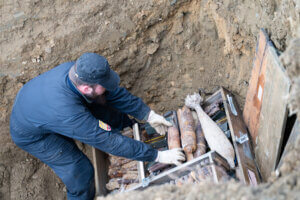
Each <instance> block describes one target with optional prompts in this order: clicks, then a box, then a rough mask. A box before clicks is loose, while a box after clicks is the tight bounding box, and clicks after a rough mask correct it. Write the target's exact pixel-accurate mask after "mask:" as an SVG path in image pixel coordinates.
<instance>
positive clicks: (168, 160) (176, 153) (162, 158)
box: [155, 148, 185, 165]
mask: <svg viewBox="0 0 300 200" xmlns="http://www.w3.org/2000/svg"><path fill="white" fill-rule="evenodd" d="M155 161H156V162H160V163H165V164H175V165H181V164H182V162H183V161H185V155H184V153H183V152H182V149H181V148H176V149H171V150H166V151H158V154H157V158H156V159H155Z"/></svg>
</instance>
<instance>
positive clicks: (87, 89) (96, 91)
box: [78, 84, 105, 99]
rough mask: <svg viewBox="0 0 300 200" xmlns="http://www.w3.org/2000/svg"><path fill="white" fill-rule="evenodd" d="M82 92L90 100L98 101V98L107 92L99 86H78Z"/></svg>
mask: <svg viewBox="0 0 300 200" xmlns="http://www.w3.org/2000/svg"><path fill="white" fill-rule="evenodd" d="M78 89H79V90H80V92H81V93H82V94H83V95H85V96H87V97H88V98H90V99H97V97H99V96H101V95H102V94H104V92H105V88H104V87H102V86H101V85H99V84H96V85H92V86H90V85H80V86H78Z"/></svg>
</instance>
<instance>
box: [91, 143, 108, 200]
mask: <svg viewBox="0 0 300 200" xmlns="http://www.w3.org/2000/svg"><path fill="white" fill-rule="evenodd" d="M92 153H93V165H94V170H95V189H96V196H105V195H106V194H107V192H108V191H107V189H106V183H107V182H108V167H109V161H108V155H107V154H106V153H104V152H103V151H100V150H99V149H96V148H92Z"/></svg>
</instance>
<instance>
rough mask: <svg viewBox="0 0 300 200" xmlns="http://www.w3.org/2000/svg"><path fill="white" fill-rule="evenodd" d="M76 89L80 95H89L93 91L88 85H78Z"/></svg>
mask: <svg viewBox="0 0 300 200" xmlns="http://www.w3.org/2000/svg"><path fill="white" fill-rule="evenodd" d="M77 88H78V90H79V91H80V92H81V93H82V94H91V93H92V91H93V88H92V87H90V86H89V85H79V86H78V87H77Z"/></svg>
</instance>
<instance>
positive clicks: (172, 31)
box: [0, 0, 300, 199]
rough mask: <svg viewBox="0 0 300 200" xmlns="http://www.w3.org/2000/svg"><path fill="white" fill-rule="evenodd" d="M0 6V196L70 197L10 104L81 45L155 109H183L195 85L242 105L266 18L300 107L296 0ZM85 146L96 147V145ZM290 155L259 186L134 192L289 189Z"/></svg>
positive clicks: (260, 193) (292, 179) (268, 192)
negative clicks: (13, 122) (16, 126)
mask: <svg viewBox="0 0 300 200" xmlns="http://www.w3.org/2000/svg"><path fill="white" fill-rule="evenodd" d="M0 8H1V12H0V17H1V21H0V32H1V35H0V38H1V39H0V42H1V43H0V44H1V48H0V66H1V68H0V90H1V93H0V104H1V107H0V110H1V112H0V113H1V114H0V138H1V140H0V199H65V196H66V190H65V188H64V185H63V184H62V182H61V181H60V180H59V179H58V178H57V177H56V175H55V174H54V173H53V172H52V171H51V170H50V168H49V167H48V166H46V165H44V164H43V163H41V162H39V161H38V160H36V159H35V158H33V157H32V156H30V155H29V154H27V153H25V152H24V151H22V150H20V149H19V148H18V147H16V146H15V145H14V144H13V142H12V141H11V139H10V136H9V127H8V124H9V114H10V110H11V106H12V103H13V100H14V98H15V95H16V93H17V91H18V90H19V89H20V88H21V87H22V85H23V84H24V83H26V82H27V81H28V80H30V79H32V78H33V77H35V76H37V75H38V74H40V73H42V72H44V71H47V70H49V69H51V68H53V67H55V66H56V65H58V64H60V63H62V62H65V61H70V60H75V59H76V58H77V57H79V56H80V55H81V54H82V53H83V52H87V51H90V52H97V53H100V54H102V55H104V56H106V57H107V58H108V60H109V62H110V64H111V66H112V67H113V68H114V69H115V70H116V71H117V72H118V73H119V74H120V76H121V81H122V82H121V84H122V86H125V87H126V88H128V89H129V90H130V91H131V92H132V93H133V94H135V95H137V96H140V97H142V98H143V100H144V101H145V102H146V103H147V104H148V105H150V106H151V107H152V108H153V109H154V110H156V111H157V112H160V113H162V112H164V111H167V110H172V109H177V108H178V107H179V106H181V105H182V104H183V99H184V98H185V96H186V94H188V93H190V92H194V91H197V90H198V88H204V89H205V90H206V92H214V91H215V90H217V89H218V87H219V86H224V87H225V88H227V89H229V90H230V91H232V92H233V93H234V94H235V95H236V97H237V99H238V102H239V104H240V105H241V107H242V106H243V104H244V99H245V95H246V92H247V87H248V81H249V78H250V73H251V67H252V60H253V55H254V52H255V45H256V39H257V35H258V32H259V29H260V28H265V29H266V30H267V32H268V34H269V35H270V37H271V39H272V41H273V42H274V44H275V46H276V47H277V48H278V49H279V50H280V51H282V52H284V54H283V55H282V62H283V64H284V65H285V66H286V67H287V69H288V73H289V76H290V77H291V80H292V82H293V86H292V90H291V95H290V97H289V99H290V108H291V111H292V112H298V116H299V108H300V107H299V99H300V97H299V94H300V92H299V85H300V80H299V79H300V78H299V77H300V76H299V71H300V70H299V58H300V56H299V39H293V38H297V37H298V38H299V37H300V28H299V20H300V17H299V13H300V12H299V8H300V4H299V2H298V1H293V0H260V1H257V0H255V1H251V0H245V1H243V2H239V1H230V0H225V1H217V0H202V1H200V0H199V1H197V0H172V1H169V0H152V1H146V0H140V1H134V2H133V1H120V0H118V1H108V0H104V1H84V2H82V1H78V0H73V1H71V0H56V1H55V0H51V1H42V0H27V1H11V2H7V1H1V3H0ZM288 46H289V47H288ZM79 146H80V148H82V149H84V150H85V152H87V154H88V155H90V151H89V147H87V146H85V145H83V144H79ZM298 147H299V142H298ZM298 147H297V148H295V149H296V150H297V151H296V152H299V148H298ZM298 160H299V159H298ZM291 165H292V166H293V167H290V168H289V170H287V173H284V174H283V175H284V176H283V177H282V178H280V179H278V180H277V179H276V178H274V179H275V180H276V181H275V182H269V183H266V184H263V185H261V186H260V187H257V188H250V187H246V186H242V185H240V184H238V183H232V184H228V185H218V186H211V187H210V186H209V185H206V186H203V185H199V187H196V186H195V187H188V186H184V187H182V188H174V186H164V187H163V188H151V189H149V190H147V191H146V192H145V193H138V194H137V195H138V196H136V195H134V196H133V197H134V198H137V197H140V198H144V197H146V195H147V198H150V196H148V195H149V194H150V195H153V196H151V197H153V198H156V199H163V198H167V197H168V196H167V195H177V196H176V197H178V198H182V199H186V198H189V199H195V198H196V197H195V195H193V194H196V195H197V198H201V197H203V199H204V198H205V199H208V198H221V199H225V198H232V196H231V194H232V193H236V194H237V198H238V197H239V199H241V198H244V199H251V198H254V196H255V198H257V197H259V198H265V197H270V198H275V195H278V198H281V196H280V195H283V194H286V195H290V196H282V198H288V197H292V196H293V195H295V194H296V193H297V192H298V193H299V182H300V181H299V175H298V174H299V163H298V164H295V163H292V164H291ZM294 166H298V167H294ZM297 170H298V171H297ZM273 181H274V180H273ZM278 188H280V189H278ZM152 190H154V192H152ZM158 190H159V191H161V193H159V192H156V191H158ZM160 194H161V196H160ZM130 195H131V194H126V196H122V198H125V197H126V198H128V199H130V198H133V197H130ZM155 195H158V196H155ZM217 195H218V196H217ZM298 196H299V195H298ZM171 197H172V196H171ZM174 197H175V196H174ZM276 197H277V196H276ZM112 198H114V197H112ZM234 198H235V197H234ZM168 199H169V198H168Z"/></svg>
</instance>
